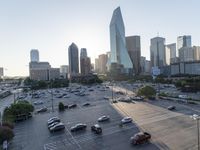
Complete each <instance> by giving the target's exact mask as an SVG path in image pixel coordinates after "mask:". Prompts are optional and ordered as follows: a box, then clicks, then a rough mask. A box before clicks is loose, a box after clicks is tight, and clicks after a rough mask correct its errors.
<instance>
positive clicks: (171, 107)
mask: <svg viewBox="0 0 200 150" xmlns="http://www.w3.org/2000/svg"><path fill="white" fill-rule="evenodd" d="M167 109H168V110H175V109H176V106H169V107H167Z"/></svg>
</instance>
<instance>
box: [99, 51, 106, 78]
mask: <svg viewBox="0 0 200 150" xmlns="http://www.w3.org/2000/svg"><path fill="white" fill-rule="evenodd" d="M98 60H99V73H101V74H105V73H106V72H107V67H106V64H107V61H108V56H107V55H106V54H101V55H99V59H98Z"/></svg>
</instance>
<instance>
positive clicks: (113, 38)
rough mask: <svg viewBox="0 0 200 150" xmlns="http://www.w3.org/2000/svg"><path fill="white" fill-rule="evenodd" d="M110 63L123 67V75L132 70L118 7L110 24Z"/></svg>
mask: <svg viewBox="0 0 200 150" xmlns="http://www.w3.org/2000/svg"><path fill="white" fill-rule="evenodd" d="M110 49H111V57H110V63H111V64H112V63H113V64H117V65H121V66H123V70H122V71H123V73H129V71H130V69H132V67H133V65H132V61H131V59H130V56H129V54H128V51H127V48H126V40H125V28H124V22H123V19H122V14H121V10H120V7H118V8H116V9H115V10H114V12H113V16H112V19H111V22H110Z"/></svg>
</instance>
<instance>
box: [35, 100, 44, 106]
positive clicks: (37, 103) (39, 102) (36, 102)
mask: <svg viewBox="0 0 200 150" xmlns="http://www.w3.org/2000/svg"><path fill="white" fill-rule="evenodd" d="M43 103H44V102H43V101H35V102H34V105H40V104H43Z"/></svg>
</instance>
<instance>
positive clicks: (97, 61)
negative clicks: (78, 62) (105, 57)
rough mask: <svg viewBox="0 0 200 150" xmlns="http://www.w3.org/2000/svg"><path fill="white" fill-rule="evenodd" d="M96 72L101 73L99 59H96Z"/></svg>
mask: <svg viewBox="0 0 200 150" xmlns="http://www.w3.org/2000/svg"><path fill="white" fill-rule="evenodd" d="M94 69H95V72H96V73H99V59H98V58H95V67H94Z"/></svg>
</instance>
